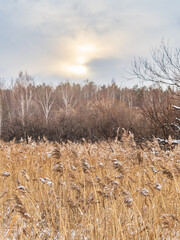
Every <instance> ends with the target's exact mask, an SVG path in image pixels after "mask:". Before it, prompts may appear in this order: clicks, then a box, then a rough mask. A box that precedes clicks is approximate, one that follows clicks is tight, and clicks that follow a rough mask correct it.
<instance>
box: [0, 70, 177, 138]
mask: <svg viewBox="0 0 180 240" xmlns="http://www.w3.org/2000/svg"><path fill="white" fill-rule="evenodd" d="M178 101H179V96H178V91H175V90H172V89H170V88H168V89H166V90H163V89H162V88H161V87H160V86H154V87H152V86H151V87H148V88H147V87H141V88H139V87H138V86H136V87H133V88H131V89H129V88H119V87H118V86H117V85H116V84H115V83H112V84H111V85H108V86H105V85H103V86H98V85H96V84H94V83H93V82H87V83H86V84H84V85H80V84H70V83H69V82H66V83H61V84H59V85H58V86H56V87H55V88H53V87H51V86H49V85H46V84H42V85H38V86H37V85H35V84H33V82H32V79H31V77H30V76H29V75H28V74H23V73H20V74H19V77H18V78H17V79H16V81H15V83H14V84H13V85H12V87H11V88H8V89H4V88H1V90H0V135H1V138H2V139H3V140H5V141H10V140H12V139H13V138H16V139H17V140H20V139H21V138H23V139H27V138H28V136H30V137H32V138H33V139H35V140H37V141H38V140H39V139H42V138H43V137H46V138H47V139H49V140H52V141H67V140H71V141H81V140H82V139H86V140H91V141H96V140H102V139H109V138H115V137H117V130H118V129H119V130H118V137H119V138H120V137H121V135H122V133H123V129H126V130H128V131H131V132H132V133H133V134H134V136H135V139H136V140H139V141H142V140H144V139H152V138H153V136H156V137H160V138H166V139H167V138H168V136H169V135H171V136H172V137H173V138H177V137H179V130H178V121H179V120H178V119H180V113H179V112H180V111H178V110H177V109H176V108H175V107H173V105H178V104H179V103H178Z"/></svg>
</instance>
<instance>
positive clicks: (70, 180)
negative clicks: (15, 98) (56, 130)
mask: <svg viewBox="0 0 180 240" xmlns="http://www.w3.org/2000/svg"><path fill="white" fill-rule="evenodd" d="M0 174H1V176H0V181H1V184H0V239H7V240H10V239H21V240H25V239H43V240H45V239H54V240H55V239H57V240H58V239H59V240H61V239H67V240H71V239H72V240H73V239H74V240H75V239H77V240H80V239H82V240H83V239H84V240H85V239H86V240H88V239H92V240H95V239H98V240H101V239H107V240H119V239H122V240H125V239H137V240H139V239H152V240H154V239H180V146H178V145H177V146H175V147H172V145H171V139H169V145H168V150H166V151H165V150H162V149H161V147H160V146H159V143H158V141H157V139H154V141H153V142H146V143H144V144H142V146H141V147H140V146H138V145H137V144H136V143H135V141H134V138H133V135H132V134H127V133H124V135H123V137H122V141H121V142H120V141H117V140H111V141H101V142H97V143H88V142H86V141H84V142H83V143H73V142H70V141H68V142H67V143H66V144H65V143H62V144H58V143H52V142H48V141H47V140H44V141H41V142H39V143H36V142H34V141H32V140H30V139H29V144H26V143H25V142H21V143H15V141H11V142H10V143H5V142H3V141H1V142H0Z"/></svg>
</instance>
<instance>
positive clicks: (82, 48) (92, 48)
mask: <svg viewBox="0 0 180 240" xmlns="http://www.w3.org/2000/svg"><path fill="white" fill-rule="evenodd" d="M77 51H78V52H83V53H88V52H89V53H91V52H94V51H96V48H95V46H94V45H91V44H87V45H81V46H77Z"/></svg>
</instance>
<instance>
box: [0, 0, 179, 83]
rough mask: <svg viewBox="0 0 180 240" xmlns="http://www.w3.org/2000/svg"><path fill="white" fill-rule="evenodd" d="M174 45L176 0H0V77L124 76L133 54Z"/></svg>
mask: <svg viewBox="0 0 180 240" xmlns="http://www.w3.org/2000/svg"><path fill="white" fill-rule="evenodd" d="M163 38H164V39H165V40H169V42H170V44H171V45H172V46H177V47H179V46H180V1H179V0H171V1H170V0H169V1H167V0H151V1H150V0H91V1H90V0H66V1H65V0H0V77H1V78H4V79H5V80H6V81H7V82H8V81H9V80H10V79H11V78H16V77H17V75H18V73H19V71H27V72H28V73H29V74H30V75H32V76H33V77H34V79H35V82H42V81H45V82H47V83H53V84H56V83H58V82H60V81H63V80H66V79H70V80H72V81H75V82H83V80H85V79H89V80H93V81H94V82H97V83H100V84H103V83H111V80H112V79H114V80H115V81H116V83H117V84H119V85H121V86H126V85H128V86H133V85H134V84H135V82H133V81H131V82H128V81H127V79H126V76H127V73H126V71H129V70H130V66H131V61H132V60H133V58H134V56H148V55H149V52H150V49H151V48H152V47H157V46H159V44H160V42H161V40H162V39H163Z"/></svg>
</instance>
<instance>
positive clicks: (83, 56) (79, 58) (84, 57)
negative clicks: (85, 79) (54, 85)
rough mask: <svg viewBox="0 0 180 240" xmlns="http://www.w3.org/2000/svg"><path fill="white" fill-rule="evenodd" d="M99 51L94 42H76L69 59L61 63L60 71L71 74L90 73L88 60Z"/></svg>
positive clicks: (83, 74)
mask: <svg viewBox="0 0 180 240" xmlns="http://www.w3.org/2000/svg"><path fill="white" fill-rule="evenodd" d="M96 51H97V49H96V46H95V45H93V44H81V45H80V44H78V45H77V44H76V45H74V46H73V47H72V51H71V54H70V55H69V59H66V61H65V62H63V63H61V65H60V71H62V72H63V73H65V74H71V76H73V75H76V76H80V75H82V76H85V75H87V74H88V73H89V69H88V62H89V61H90V60H91V59H92V58H93V57H94V54H95V52H96Z"/></svg>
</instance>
